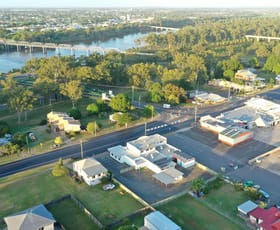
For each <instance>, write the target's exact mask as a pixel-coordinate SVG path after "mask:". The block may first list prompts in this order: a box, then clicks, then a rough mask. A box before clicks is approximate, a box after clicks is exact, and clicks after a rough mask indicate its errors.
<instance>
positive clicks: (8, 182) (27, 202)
mask: <svg viewBox="0 0 280 230" xmlns="http://www.w3.org/2000/svg"><path fill="white" fill-rule="evenodd" d="M40 170H42V172H41V173H40ZM44 170H45V171H44ZM28 174H29V175H28ZM0 191H1V192H0V204H1V209H0V218H3V217H5V216H7V215H10V214H12V213H14V212H17V211H21V210H24V209H26V208H29V207H32V206H34V205H37V204H40V203H47V202H49V201H51V200H53V199H56V198H59V197H61V196H63V195H66V194H73V195H74V196H76V197H77V198H78V199H79V200H80V201H81V202H82V203H83V204H84V205H85V206H86V207H87V208H88V209H89V210H90V211H91V212H92V213H93V214H94V215H95V216H96V217H97V218H98V219H99V220H100V222H101V223H103V224H108V223H111V222H113V221H115V220H118V219H119V218H122V217H124V216H126V215H128V214H129V213H131V212H134V211H136V210H138V209H139V208H142V205H141V204H140V203H139V202H137V201H136V200H134V199H133V198H132V197H131V196H130V195H129V194H127V193H124V194H123V193H120V191H121V189H120V188H116V189H114V190H112V191H103V190H102V185H97V186H94V187H89V186H88V185H86V184H77V183H76V182H74V181H73V180H72V179H71V178H70V177H53V176H52V175H51V172H50V170H47V169H46V167H45V169H44V168H39V169H36V170H32V171H29V172H25V173H23V174H17V175H15V176H11V177H7V178H5V179H1V180H0Z"/></svg>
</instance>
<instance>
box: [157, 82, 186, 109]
mask: <svg viewBox="0 0 280 230" xmlns="http://www.w3.org/2000/svg"><path fill="white" fill-rule="evenodd" d="M162 91H163V95H164V98H165V100H166V101H167V102H169V103H171V104H179V103H180V99H181V98H182V97H183V96H184V95H185V90H184V89H183V88H181V87H178V86H176V85H173V84H170V83H169V84H167V85H165V86H164V87H163V89H162Z"/></svg>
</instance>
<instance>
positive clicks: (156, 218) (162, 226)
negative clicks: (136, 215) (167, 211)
mask: <svg viewBox="0 0 280 230" xmlns="http://www.w3.org/2000/svg"><path fill="white" fill-rule="evenodd" d="M141 229H146V230H181V227H180V226H178V225H177V224H175V223H174V222H173V221H172V220H170V219H169V218H168V217H166V216H165V215H163V214H162V213H161V212H160V211H154V212H152V213H150V214H148V215H147V216H145V217H144V227H142V228H141Z"/></svg>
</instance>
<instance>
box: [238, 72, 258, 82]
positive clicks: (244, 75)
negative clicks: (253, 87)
mask: <svg viewBox="0 0 280 230" xmlns="http://www.w3.org/2000/svg"><path fill="white" fill-rule="evenodd" d="M234 77H235V78H236V79H239V80H242V81H251V82H252V81H255V80H256V78H257V74H254V73H252V72H251V71H250V70H248V69H241V70H238V71H237V72H236V73H235V75H234Z"/></svg>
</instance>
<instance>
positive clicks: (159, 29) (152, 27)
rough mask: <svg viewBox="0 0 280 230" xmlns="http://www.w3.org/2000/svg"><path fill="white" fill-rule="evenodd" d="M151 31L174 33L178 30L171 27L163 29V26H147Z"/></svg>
mask: <svg viewBox="0 0 280 230" xmlns="http://www.w3.org/2000/svg"><path fill="white" fill-rule="evenodd" d="M149 27H150V28H151V29H154V30H156V31H171V32H176V31H178V30H179V28H173V27H165V26H149Z"/></svg>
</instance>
